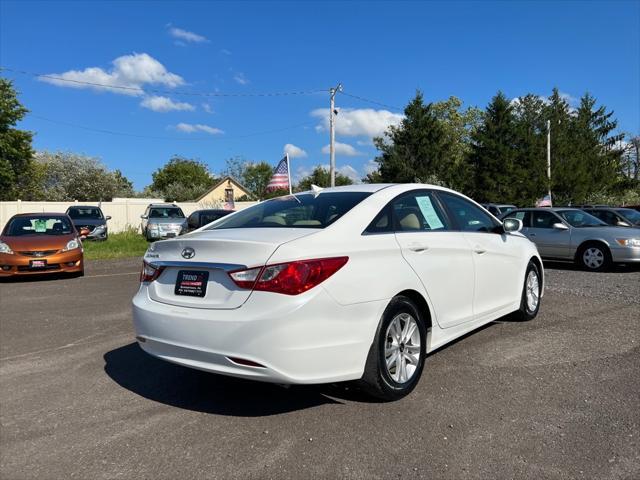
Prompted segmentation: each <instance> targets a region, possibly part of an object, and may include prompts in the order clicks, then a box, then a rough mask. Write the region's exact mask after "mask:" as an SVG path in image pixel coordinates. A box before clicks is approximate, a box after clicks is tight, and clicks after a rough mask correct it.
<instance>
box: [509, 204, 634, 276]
mask: <svg viewBox="0 0 640 480" xmlns="http://www.w3.org/2000/svg"><path fill="white" fill-rule="evenodd" d="M504 218H517V219H519V220H521V221H522V224H523V229H522V233H524V234H525V235H526V236H527V238H529V239H530V240H531V241H532V242H534V243H535V244H536V246H537V247H538V252H539V253H540V256H541V257H542V258H546V259H550V260H565V261H566V260H569V261H575V262H576V263H578V264H579V265H581V266H583V267H584V268H586V269H587V270H593V271H597V270H606V269H607V268H608V267H610V266H611V264H612V263H640V228H623V227H613V226H609V225H607V224H606V223H604V222H603V221H601V220H599V219H598V218H596V217H594V216H592V215H589V214H588V213H587V212H584V211H582V210H579V209H577V208H520V209H517V210H513V211H510V212H509V213H507V214H506V215H505V216H504V217H503V219H504Z"/></svg>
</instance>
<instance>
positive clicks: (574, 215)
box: [556, 210, 607, 228]
mask: <svg viewBox="0 0 640 480" xmlns="http://www.w3.org/2000/svg"><path fill="white" fill-rule="evenodd" d="M556 213H557V214H558V215H560V216H561V217H562V218H564V219H565V220H566V221H567V222H569V224H570V225H571V226H572V227H578V228H580V227H602V226H607V224H606V223H604V222H603V221H602V220H600V219H598V218H596V217H594V216H593V215H590V214H588V213H587V212H583V211H582V210H558V211H557V212H556Z"/></svg>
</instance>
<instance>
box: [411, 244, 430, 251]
mask: <svg viewBox="0 0 640 480" xmlns="http://www.w3.org/2000/svg"><path fill="white" fill-rule="evenodd" d="M428 249H429V246H428V245H423V244H422V243H410V244H409V250H411V251H412V252H416V253H420V252H424V251H425V250H428Z"/></svg>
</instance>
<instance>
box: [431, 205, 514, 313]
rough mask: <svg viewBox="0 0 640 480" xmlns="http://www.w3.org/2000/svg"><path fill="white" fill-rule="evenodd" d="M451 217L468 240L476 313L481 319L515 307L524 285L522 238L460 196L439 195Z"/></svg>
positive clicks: (474, 311)
mask: <svg viewBox="0 0 640 480" xmlns="http://www.w3.org/2000/svg"><path fill="white" fill-rule="evenodd" d="M437 195H438V197H439V198H440V199H441V201H442V204H443V205H444V206H445V208H446V209H447V213H448V214H449V217H450V218H452V220H453V221H454V223H455V228H456V229H457V230H459V231H460V232H461V233H462V234H463V235H464V237H465V239H466V240H467V242H468V244H469V246H470V248H471V251H472V252H473V254H472V258H473V261H474V267H475V287H474V295H473V313H474V317H475V318H476V319H482V318H484V317H486V316H488V315H491V314H492V313H493V312H496V311H499V310H501V309H504V308H505V307H508V306H510V305H513V302H514V300H516V299H518V298H520V293H521V291H522V285H523V280H524V279H523V278H521V277H522V276H523V271H522V270H523V262H524V259H523V255H524V243H523V239H522V238H521V237H520V238H518V236H517V235H511V234H507V233H504V231H503V230H502V228H501V225H500V224H499V223H498V222H497V221H496V220H494V219H493V218H491V216H489V215H487V214H486V212H484V211H483V210H482V209H481V208H479V207H478V206H477V205H475V204H474V203H473V202H470V201H469V200H467V199H466V198H463V197H462V196H460V195H456V194H453V193H449V192H438V194H437Z"/></svg>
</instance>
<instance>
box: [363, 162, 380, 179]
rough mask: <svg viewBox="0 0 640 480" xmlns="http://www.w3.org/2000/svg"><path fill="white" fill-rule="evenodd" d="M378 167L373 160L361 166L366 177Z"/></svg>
mask: <svg viewBox="0 0 640 480" xmlns="http://www.w3.org/2000/svg"><path fill="white" fill-rule="evenodd" d="M378 167H379V165H378V162H376V161H375V160H374V159H373V158H371V159H369V160H368V161H367V163H365V164H364V166H363V169H364V173H365V174H366V175H368V174H369V173H373V172H375V171H377V170H378Z"/></svg>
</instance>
